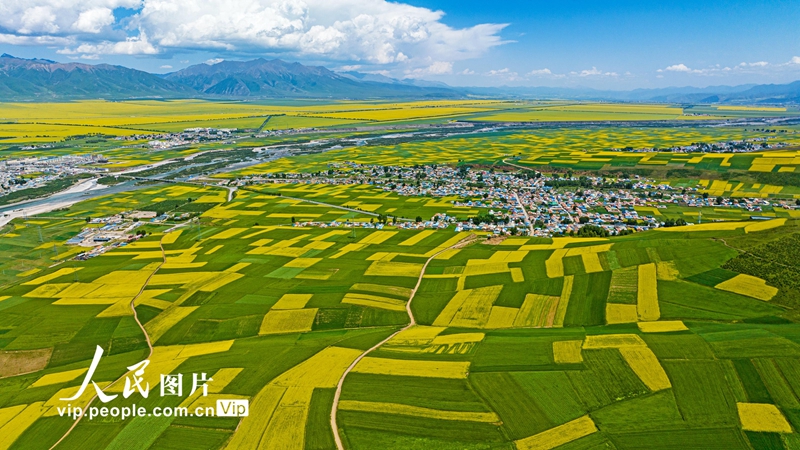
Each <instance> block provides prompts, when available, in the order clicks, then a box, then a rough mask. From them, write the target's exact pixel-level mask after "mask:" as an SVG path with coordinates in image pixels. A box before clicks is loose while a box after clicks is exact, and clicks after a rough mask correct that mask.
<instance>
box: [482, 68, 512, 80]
mask: <svg viewBox="0 0 800 450" xmlns="http://www.w3.org/2000/svg"><path fill="white" fill-rule="evenodd" d="M484 75H486V76H487V77H498V78H501V79H504V80H506V81H517V80H520V77H519V74H518V73H517V72H514V71H513V70H511V69H509V68H508V67H504V68H502V69H499V70H490V71H488V72H486V73H485V74H484Z"/></svg>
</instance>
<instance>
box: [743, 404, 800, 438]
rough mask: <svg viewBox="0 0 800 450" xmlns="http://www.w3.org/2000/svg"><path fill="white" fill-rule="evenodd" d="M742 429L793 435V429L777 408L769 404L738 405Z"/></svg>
mask: <svg viewBox="0 0 800 450" xmlns="http://www.w3.org/2000/svg"><path fill="white" fill-rule="evenodd" d="M736 409H737V410H738V411H739V421H740V422H741V423H742V429H744V430H747V431H758V432H763V433H791V432H792V427H791V425H789V422H788V421H787V420H786V417H784V416H783V413H781V411H780V410H779V409H778V407H777V406H775V405H771V404H768V403H737V404H736Z"/></svg>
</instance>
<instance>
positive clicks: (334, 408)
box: [331, 234, 478, 450]
mask: <svg viewBox="0 0 800 450" xmlns="http://www.w3.org/2000/svg"><path fill="white" fill-rule="evenodd" d="M477 237H478V236H477V235H475V234H470V235H469V236H467V237H465V238H464V239H462V240H460V241H458V242H456V243H455V244H453V245H451V246H449V247H447V248H443V249H442V250H439V251H438V252H436V253H435V254H433V255H432V256H431V257H430V258H428V260H427V261H425V264H424V265H423V266H422V270H421V271H420V274H419V277H418V278H417V284H416V285H415V286H414V289H413V290H412V291H411V296H409V298H408V302H406V313H407V314H408V318H409V323H408V325H406V326H404V327H403V328H401V329H399V330H397V331H395V332H394V333H392V334H390V335H389V336H388V337H387V338H386V339H384V340H382V341H380V342H378V343H377V344H375V345H373V346H372V347H371V348H369V349H368V350H366V351H365V352H364V353H362V354H360V355H358V358H356V359H355V361H353V362H352V363H351V364H350V365H349V366H348V367H347V369H345V371H344V373H343V374H342V376H341V378H339V382H338V383H337V384H336V394H335V395H334V396H333V406H332V407H331V431H333V438H334V440H335V441H336V448H337V450H345V448H344V444H343V443H342V437H341V436H340V435H339V425H338V424H337V422H336V413H337V411H338V410H339V399H340V397H341V396H342V386H343V385H344V379H345V378H346V377H347V375H348V374H349V373H350V371H352V370H353V369H354V368H355V367H356V365H357V364H358V363H359V362H361V360H362V359H364V357H365V356H367V355H368V354H370V353H372V352H373V351H374V350H377V349H378V348H380V347H381V346H382V345H383V344H385V343H387V342H388V341H389V340H390V339H391V338H393V337H395V336H397V334H399V333H401V332H403V331H405V330H408V329H409V328H411V327H413V326H416V325H417V320H416V319H415V318H414V313H413V312H412V311H411V301H412V300H414V296H415V295H416V294H417V289H419V285H420V284H422V278H423V277H424V276H425V269H427V268H428V264H429V263H430V262H431V261H433V259H434V258H436V257H437V256H439V255H441V254H442V253H444V252H446V251H448V250H452V249H456V248H461V247H464V246H465V245H467V244H470V243H472V242H473V241H474V240H475V239H476V238H477Z"/></svg>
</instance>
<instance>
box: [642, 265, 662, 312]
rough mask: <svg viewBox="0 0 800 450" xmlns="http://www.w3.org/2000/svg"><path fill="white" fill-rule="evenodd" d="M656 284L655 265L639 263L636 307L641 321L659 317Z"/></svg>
mask: <svg viewBox="0 0 800 450" xmlns="http://www.w3.org/2000/svg"><path fill="white" fill-rule="evenodd" d="M656 286H657V277H656V265H655V264H652V263H651V264H642V265H640V266H639V284H638V293H637V307H638V311H639V319H640V320H642V321H653V320H658V319H659V318H660V317H661V310H660V309H659V307H658V290H657V288H656Z"/></svg>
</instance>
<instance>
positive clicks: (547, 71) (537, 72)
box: [528, 68, 553, 77]
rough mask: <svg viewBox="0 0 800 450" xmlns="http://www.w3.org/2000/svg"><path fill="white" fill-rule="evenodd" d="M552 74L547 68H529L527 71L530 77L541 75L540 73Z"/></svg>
mask: <svg viewBox="0 0 800 450" xmlns="http://www.w3.org/2000/svg"><path fill="white" fill-rule="evenodd" d="M552 74H553V72H551V71H550V69H548V68H544V69H536V70H531V71H530V72H528V76H532V77H535V76H542V75H552Z"/></svg>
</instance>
